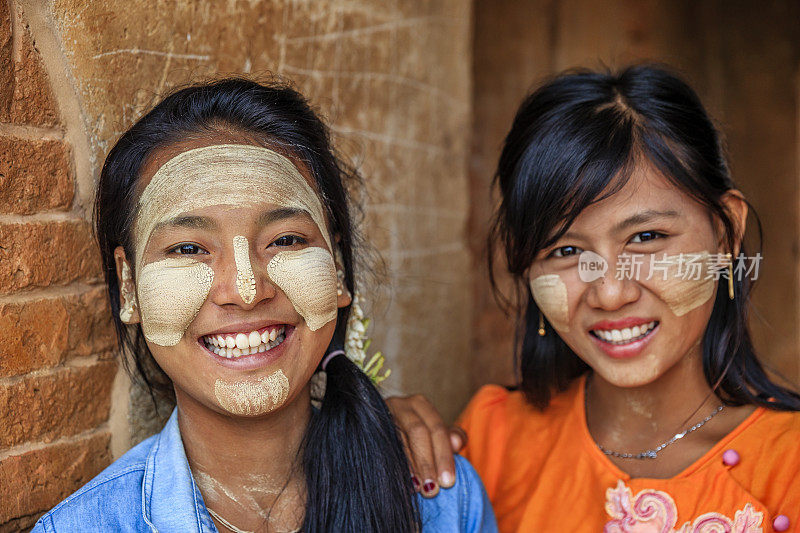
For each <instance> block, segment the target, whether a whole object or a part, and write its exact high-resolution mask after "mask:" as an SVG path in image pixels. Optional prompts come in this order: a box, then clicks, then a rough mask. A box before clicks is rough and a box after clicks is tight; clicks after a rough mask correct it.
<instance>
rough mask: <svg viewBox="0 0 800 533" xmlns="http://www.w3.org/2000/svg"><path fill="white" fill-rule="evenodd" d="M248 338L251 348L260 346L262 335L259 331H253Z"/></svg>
mask: <svg viewBox="0 0 800 533" xmlns="http://www.w3.org/2000/svg"><path fill="white" fill-rule="evenodd" d="M247 340H248V341H249V343H250V347H251V348H258V345H259V344H261V335H259V334H258V332H257V331H251V332H250V335H248V336H247Z"/></svg>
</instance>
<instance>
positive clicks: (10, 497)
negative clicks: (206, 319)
mask: <svg viewBox="0 0 800 533" xmlns="http://www.w3.org/2000/svg"><path fill="white" fill-rule="evenodd" d="M0 76H2V81H0V531H13V530H17V529H21V528H26V527H29V526H30V525H32V524H33V522H34V521H35V519H36V518H37V517H38V515H39V514H40V513H41V512H42V511H44V510H46V509H48V508H50V507H52V506H53V505H54V504H56V503H57V502H58V501H59V500H61V499H62V498H64V497H65V496H67V495H68V494H69V493H71V492H72V491H74V490H75V489H76V488H77V487H78V486H80V485H81V484H82V483H85V482H86V481H88V480H89V479H90V478H91V477H92V476H94V475H95V474H97V473H98V472H99V471H100V470H101V469H102V468H103V467H105V466H106V465H107V464H108V462H109V460H110V454H109V442H110V433H109V431H108V427H107V419H108V416H109V409H110V396H111V387H112V383H113V379H114V376H115V374H116V363H115V362H114V361H112V360H110V358H109V352H110V350H111V348H112V342H113V341H112V334H111V329H110V323H109V320H108V316H107V315H108V313H107V310H106V306H105V303H104V295H103V290H102V287H101V285H100V280H99V262H98V254H97V251H96V249H95V246H94V244H93V242H92V238H91V233H90V226H89V223H88V222H87V220H86V214H85V209H83V205H81V202H80V201H79V198H76V186H75V170H74V168H75V165H74V162H73V156H72V149H71V147H70V145H69V143H68V142H66V141H65V135H64V128H63V125H62V122H61V119H60V114H59V108H58V103H57V101H56V98H55V97H54V95H53V92H52V90H51V87H50V82H49V80H48V76H47V74H46V72H45V69H44V67H43V63H42V59H41V56H40V53H39V51H38V50H37V47H36V42H35V41H34V40H33V39H32V37H31V33H30V29H29V27H28V26H27V23H26V20H25V18H24V16H23V14H22V12H21V11H20V10H19V9H17V7H16V6H11V5H9V4H8V3H6V2H5V1H4V0H3V1H0Z"/></svg>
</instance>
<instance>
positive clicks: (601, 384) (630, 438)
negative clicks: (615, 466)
mask: <svg viewBox="0 0 800 533" xmlns="http://www.w3.org/2000/svg"><path fill="white" fill-rule="evenodd" d="M586 394H587V396H586V404H587V423H588V425H589V430H590V431H591V433H592V435H593V436H595V437H596V440H597V441H598V442H600V443H601V444H603V445H604V446H605V447H607V448H610V449H614V450H615V451H643V450H646V449H649V448H651V447H654V446H656V445H658V444H660V443H661V442H662V441H665V440H667V439H669V438H670V437H672V436H673V435H675V434H676V433H678V432H679V431H682V430H684V429H686V427H688V426H691V425H692V424H694V423H696V422H697V421H698V420H702V419H703V418H705V416H707V415H708V414H709V413H711V412H712V411H713V410H714V409H715V408H716V407H718V406H719V405H720V404H721V402H720V401H719V399H718V398H717V397H716V396H715V395H714V393H713V391H712V390H711V387H709V385H708V383H707V382H706V380H705V376H704V374H703V367H702V354H701V351H700V347H699V345H698V346H695V348H693V349H692V351H690V352H689V353H687V354H686V355H685V356H684V357H682V358H681V360H680V361H679V362H678V363H676V364H675V365H674V366H673V367H672V368H670V369H669V370H668V371H667V372H666V373H664V375H662V376H660V377H659V378H658V379H657V380H655V381H653V382H652V383H648V384H647V385H643V386H641V387H618V386H615V385H613V384H612V383H610V382H608V381H606V380H604V379H603V378H602V377H601V376H600V375H599V374H597V373H594V374H593V375H592V376H591V377H590V378H589V385H588V387H587V393H586Z"/></svg>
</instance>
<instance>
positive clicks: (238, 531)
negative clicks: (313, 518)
mask: <svg viewBox="0 0 800 533" xmlns="http://www.w3.org/2000/svg"><path fill="white" fill-rule="evenodd" d="M206 509H208V514H210V515H211V516H213V517H214V518H216V519H217V522H219V523H220V524H222V525H223V526H225V527H226V528H227V529H229V530H231V531H233V533H255V532H253V531H248V530H246V529H239V528H238V527H236V526H234V525H233V524H231V523H230V522H228V521H227V520H225V519H224V518H222V517H221V516H220V515H219V514H217V513H216V512H215V511H214V510H213V509H212V508H211V507H206ZM299 531H300V528H297V529H293V530H291V531H289V532H288V533H298V532H299Z"/></svg>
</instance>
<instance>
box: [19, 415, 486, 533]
mask: <svg viewBox="0 0 800 533" xmlns="http://www.w3.org/2000/svg"><path fill="white" fill-rule="evenodd" d="M419 504H420V514H421V515H422V525H423V528H422V530H423V532H425V533H439V532H447V533H454V532H458V531H468V532H481V533H483V532H486V533H492V532H496V531H497V525H496V523H495V518H494V513H493V512H492V508H491V505H490V504H489V500H488V498H487V496H486V491H485V490H484V488H483V484H482V483H481V480H480V478H479V477H478V474H477V473H476V472H475V470H474V469H473V468H472V465H470V464H469V462H468V461H467V460H466V459H464V458H463V457H460V456H456V484H455V486H453V487H452V488H450V489H442V490H441V491H440V492H439V495H438V496H436V497H435V498H432V499H424V498H422V497H419ZM33 531H34V532H35V533H41V532H44V531H47V532H54V531H60V532H70V533H72V532H80V531H114V532H127V531H145V532H163V533H170V532H179V533H190V532H197V533H200V532H203V533H206V532H213V533H217V529H216V527H215V526H214V523H213V522H212V521H211V517H210V515H209V514H208V510H207V509H206V506H205V504H204V503H203V497H202V496H201V494H200V490H199V489H198V488H197V485H196V484H195V482H194V479H193V478H192V472H191V470H190V469H189V462H188V461H187V460H186V453H185V452H184V449H183V442H182V441H181V435H180V431H179V430H178V416H177V411H173V412H172V416H171V417H170V418H169V421H168V422H167V424H166V425H165V426H164V429H163V430H162V431H161V433H158V434H157V435H154V436H152V437H150V438H149V439H147V440H145V441H144V442H142V443H140V444H139V445H137V446H136V447H134V448H133V449H131V450H130V451H129V452H128V453H126V454H125V455H123V456H122V457H120V458H119V460H117V461H115V462H114V463H113V464H112V465H111V466H109V467H108V468H106V469H105V470H104V471H103V472H101V473H100V474H99V475H98V476H97V477H95V478H94V479H93V480H91V481H90V482H89V483H87V484H86V485H84V486H83V488H81V489H80V490H78V491H77V492H76V493H74V494H73V495H72V496H69V497H68V498H67V499H66V500H64V501H63V502H61V503H60V504H58V505H57V506H56V507H54V508H53V509H52V510H51V511H50V512H48V513H47V514H46V515H44V516H43V517H42V518H40V519H39V521H38V522H37V523H36V527H34V529H33Z"/></svg>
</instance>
